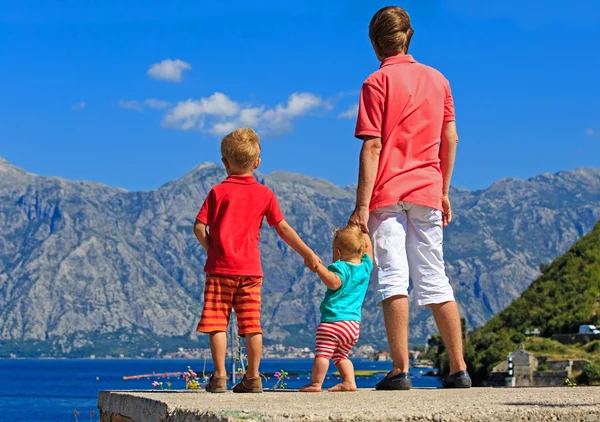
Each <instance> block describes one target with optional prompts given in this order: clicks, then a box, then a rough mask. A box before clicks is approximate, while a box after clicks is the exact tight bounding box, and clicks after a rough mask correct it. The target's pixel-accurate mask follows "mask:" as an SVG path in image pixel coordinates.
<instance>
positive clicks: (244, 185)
mask: <svg viewBox="0 0 600 422" xmlns="http://www.w3.org/2000/svg"><path fill="white" fill-rule="evenodd" d="M263 217H267V223H269V225H270V226H274V225H275V224H277V223H279V222H281V221H282V220H283V214H282V213H281V210H280V209H279V205H278V204H277V198H275V194H274V193H273V191H271V189H269V188H268V187H266V186H264V185H261V184H260V183H258V182H257V181H256V179H254V177H253V176H229V177H228V178H227V179H225V180H224V181H223V182H221V183H219V184H218V185H216V186H215V187H213V188H212V189H211V191H210V192H209V194H208V196H207V197H206V199H205V200H204V204H203V205H202V208H201V209H200V212H199V213H198V215H197V216H196V220H198V221H200V222H202V223H204V224H206V225H207V226H208V227H209V233H210V248H209V249H208V258H207V259H206V265H205V266H204V271H206V272H207V273H212V274H224V275H244V276H262V275H263V272H262V268H261V265H260V250H259V249H258V243H259V241H260V227H261V226H262V221H263Z"/></svg>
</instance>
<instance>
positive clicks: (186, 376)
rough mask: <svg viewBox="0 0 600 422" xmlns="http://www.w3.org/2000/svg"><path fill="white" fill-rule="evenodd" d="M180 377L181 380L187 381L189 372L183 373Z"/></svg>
mask: <svg viewBox="0 0 600 422" xmlns="http://www.w3.org/2000/svg"><path fill="white" fill-rule="evenodd" d="M181 376H182V377H183V378H185V379H188V377H189V376H190V373H189V372H184V373H183V374H182V375H181Z"/></svg>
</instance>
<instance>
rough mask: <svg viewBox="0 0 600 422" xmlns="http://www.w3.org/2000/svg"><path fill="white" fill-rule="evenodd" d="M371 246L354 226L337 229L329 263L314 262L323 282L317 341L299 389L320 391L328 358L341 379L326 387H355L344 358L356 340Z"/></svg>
mask: <svg viewBox="0 0 600 422" xmlns="http://www.w3.org/2000/svg"><path fill="white" fill-rule="evenodd" d="M372 257H373V249H372V248H371V240H370V239H369V236H367V235H365V234H363V233H362V232H361V230H360V228H358V227H357V226H346V227H344V228H343V229H340V230H337V231H336V232H335V235H334V238H333V264H331V265H330V266H329V267H327V268H325V267H324V266H323V265H322V264H318V265H317V268H316V273H317V275H318V276H319V278H320V279H321V281H322V282H323V284H325V286H327V292H326V293H325V298H324V299H323V302H322V303H321V308H320V310H321V324H320V325H319V327H318V328H317V345H316V347H315V360H314V362H313V369H312V382H311V383H310V384H308V385H306V386H304V387H302V388H301V389H300V391H301V392H320V391H321V386H322V385H323V380H324V379H325V375H327V369H328V368H329V359H333V363H334V364H335V366H336V367H337V369H338V371H340V375H341V376H342V382H341V383H339V384H338V385H336V386H335V387H332V388H330V389H329V391H356V381H355V379H354V366H353V365H352V362H351V361H350V360H349V359H348V354H349V353H350V350H351V349H352V346H354V345H355V344H356V342H357V341H358V334H359V331H360V319H361V308H362V303H363V300H364V299H365V294H366V293H367V287H368V286H369V277H370V275H371V269H372V268H373V260H372Z"/></svg>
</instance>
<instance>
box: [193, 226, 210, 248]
mask: <svg viewBox="0 0 600 422" xmlns="http://www.w3.org/2000/svg"><path fill="white" fill-rule="evenodd" d="M194 234H195V235H196V238H197V239H198V242H200V244H201V245H202V247H203V248H204V250H205V251H208V248H209V247H210V236H209V234H208V231H207V230H206V224H204V223H201V222H200V221H198V220H196V222H195V223H194Z"/></svg>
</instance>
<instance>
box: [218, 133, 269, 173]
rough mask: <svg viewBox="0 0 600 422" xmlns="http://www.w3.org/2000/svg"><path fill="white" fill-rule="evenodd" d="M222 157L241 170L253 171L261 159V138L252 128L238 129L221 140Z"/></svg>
mask: <svg viewBox="0 0 600 422" xmlns="http://www.w3.org/2000/svg"><path fill="white" fill-rule="evenodd" d="M221 155H222V156H223V158H225V159H226V160H227V161H228V162H229V163H230V164H233V165H234V166H235V167H238V168H239V169H240V170H243V171H249V170H253V167H254V164H256V160H258V158H259V157H260V138H259V137H258V135H257V133H256V132H255V131H254V130H253V129H252V128H249V127H242V128H239V129H236V130H234V131H233V132H231V133H230V134H228V135H225V137H224V138H223V139H222V140H221Z"/></svg>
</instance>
